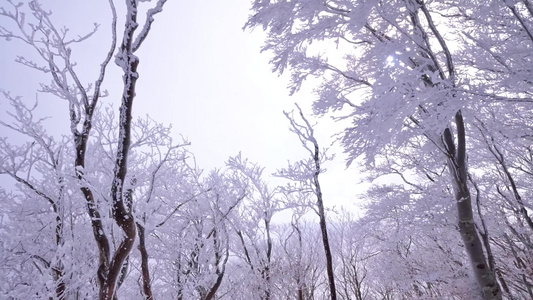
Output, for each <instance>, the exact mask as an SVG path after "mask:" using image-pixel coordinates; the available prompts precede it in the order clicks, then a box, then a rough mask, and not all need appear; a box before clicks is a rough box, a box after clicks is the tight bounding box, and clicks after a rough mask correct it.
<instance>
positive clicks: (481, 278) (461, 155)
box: [443, 110, 502, 300]
mask: <svg viewBox="0 0 533 300" xmlns="http://www.w3.org/2000/svg"><path fill="white" fill-rule="evenodd" d="M455 124H456V126H457V149H456V148H455V143H454V141H453V136H452V133H451V131H450V129H449V128H447V129H445V130H444V133H443V142H444V146H445V148H446V152H447V156H448V169H449V171H450V175H451V178H452V185H453V189H454V192H455V200H456V205H457V214H458V227H459V233H460V234H461V238H462V239H463V243H464V246H465V250H466V252H467V254H468V258H469V259H470V263H471V264H472V269H473V272H474V275H475V278H476V281H477V283H478V284H479V287H480V289H481V294H482V296H483V299H485V300H501V299H502V294H501V291H500V287H499V285H498V283H497V281H496V279H495V276H494V272H493V270H492V269H491V268H490V266H489V265H488V264H487V259H486V257H485V253H484V252H483V246H482V243H481V240H480V238H479V236H478V234H477V230H476V225H475V223H474V217H473V212H472V199H471V196H470V191H469V189H468V185H467V180H468V177H467V171H466V140H465V126H464V121H463V116H462V114H461V111H460V110H459V111H458V112H457V113H456V115H455Z"/></svg>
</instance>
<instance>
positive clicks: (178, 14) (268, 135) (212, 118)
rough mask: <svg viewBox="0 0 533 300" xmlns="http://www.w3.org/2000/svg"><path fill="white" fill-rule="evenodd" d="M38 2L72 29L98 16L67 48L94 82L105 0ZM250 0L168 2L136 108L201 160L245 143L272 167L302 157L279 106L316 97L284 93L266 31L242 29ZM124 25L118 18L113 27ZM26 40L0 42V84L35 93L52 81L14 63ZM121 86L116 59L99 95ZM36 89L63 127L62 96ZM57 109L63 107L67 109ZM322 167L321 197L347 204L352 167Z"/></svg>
mask: <svg viewBox="0 0 533 300" xmlns="http://www.w3.org/2000/svg"><path fill="white" fill-rule="evenodd" d="M41 2H42V3H43V5H44V6H45V7H48V5H49V4H53V7H51V6H50V8H51V10H52V11H53V12H54V13H53V15H52V19H53V20H54V21H55V22H56V23H59V24H62V25H65V26H67V27H69V28H71V32H72V34H75V35H77V34H83V33H84V32H87V31H88V30H90V29H91V28H92V24H93V23H94V22H97V23H100V24H101V26H100V28H99V30H98V32H97V34H95V35H94V36H93V38H91V40H89V41H87V42H86V43H85V44H83V47H77V48H74V49H73V54H74V58H75V60H76V61H77V62H78V66H77V70H78V72H79V73H80V74H82V81H83V82H92V81H94V79H95V78H96V76H97V72H98V68H99V64H100V62H101V61H102V59H103V57H104V55H105V53H106V51H107V49H108V47H109V41H110V38H109V16H110V13H109V8H108V6H107V5H106V4H107V1H105V0H98V1H96V0H95V1H82V0H56V1H54V2H53V3H48V2H49V1H41ZM141 4H142V5H145V4H146V3H141ZM122 5H123V4H122V3H121V1H119V3H117V9H118V14H119V17H120V16H121V14H122V13H123V12H124V10H123V9H121V6H122ZM249 7H250V4H249V3H248V2H247V1H242V0H229V1H220V0H196V1H168V3H167V4H166V5H165V9H164V11H163V13H161V14H159V15H157V16H156V20H155V22H154V25H153V27H152V32H151V33H150V35H149V38H148V39H147V40H146V41H145V43H144V44H143V46H142V48H141V49H140V50H139V52H138V56H139V58H140V64H139V74H140V78H139V81H138V82H137V97H136V99H135V103H134V114H135V115H136V116H143V115H146V114H149V115H150V116H151V117H152V118H154V119H155V120H157V121H160V122H163V123H167V124H168V123H172V124H173V128H174V133H175V134H176V136H178V134H182V135H183V136H185V137H187V138H188V140H189V141H190V142H191V143H192V146H191V148H190V150H191V151H192V152H193V153H194V154H195V156H196V159H197V162H198V164H199V166H200V167H202V168H204V169H211V168H215V167H223V165H224V161H226V160H227V158H228V157H229V156H233V155H236V154H238V153H239V151H241V152H242V155H243V156H244V157H247V158H249V159H250V160H251V161H254V162H258V163H259V164H261V165H263V166H265V167H266V168H267V170H266V173H267V174H271V173H272V172H274V171H275V170H276V169H277V168H280V167H284V166H285V165H286V162H287V160H288V159H291V160H295V159H297V158H301V157H305V155H306V152H305V150H304V149H303V148H301V146H300V145H299V141H298V139H297V137H296V136H295V135H294V134H292V133H291V132H289V130H288V125H289V124H288V121H287V120H286V119H285V117H284V115H283V110H292V109H293V108H294V104H293V103H294V102H298V103H299V104H300V106H302V108H304V110H306V111H309V107H310V106H311V102H312V99H313V96H312V95H311V94H310V93H309V92H305V91H304V92H302V93H299V94H297V95H296V96H292V97H289V95H288V89H286V85H287V80H286V77H278V76H277V75H276V74H272V73H271V71H270V66H269V65H268V60H269V54H268V53H260V47H261V45H262V42H263V38H264V35H263V33H262V32H260V31H259V30H258V31H256V32H253V33H250V32H248V31H243V30H242V27H243V25H244V23H245V22H246V19H247V17H248V14H249V13H248V9H249ZM0 22H5V20H2V19H0ZM122 24H123V22H122V21H119V26H118V28H119V30H120V28H121V26H122ZM121 35H122V34H121V32H120V31H119V37H120V36H121ZM23 46H24V45H22V44H21V43H16V42H12V43H9V44H6V43H5V42H4V41H2V42H1V44H0V51H1V57H0V69H1V70H5V71H2V72H0V88H1V89H5V90H10V91H12V93H13V94H14V95H22V96H24V97H25V98H27V99H28V100H29V101H32V100H33V99H35V97H36V93H35V91H36V90H37V89H38V87H39V85H38V83H39V82H40V81H43V79H44V82H49V81H50V80H49V78H47V77H46V76H42V75H41V74H38V73H37V72H36V71H33V70H30V69H28V68H26V67H23V66H21V65H18V64H16V63H13V60H14V58H15V57H16V55H19V54H21V53H22V54H24V55H26V53H28V51H26V50H24V47H23ZM121 86H122V83H121V77H120V72H119V71H118V70H117V68H115V67H114V65H113V69H112V70H111V71H110V73H109V74H108V76H107V81H106V85H105V88H107V89H109V91H110V92H111V96H110V97H108V98H106V99H105V100H104V101H105V102H106V103H113V105H114V106H115V108H118V106H119V101H120V100H119V98H118V97H119V96H120V92H121ZM307 90H312V87H309V86H308V87H307ZM38 97H39V99H40V101H41V106H42V107H43V108H46V111H44V112H43V114H45V115H53V116H54V118H52V119H50V120H49V122H48V123H47V124H48V125H49V126H50V127H51V128H52V129H53V130H56V131H63V132H64V133H68V125H67V121H68V120H66V118H65V116H66V103H64V102H62V101H60V100H58V99H51V98H50V97H49V96H46V95H40V94H39V95H38ZM0 107H5V106H4V104H2V106H0ZM2 110H5V108H2ZM55 112H58V113H61V112H62V114H63V117H61V116H59V118H58V117H57V116H56V115H54V113H55ZM318 121H319V124H318V126H317V128H316V130H317V131H318V138H319V142H320V143H321V144H322V146H329V144H330V143H331V141H332V138H330V136H331V135H332V134H334V133H335V132H336V131H338V129H335V128H334V126H333V125H332V123H331V121H330V120H328V119H324V120H318ZM65 125H67V126H65ZM338 149H339V148H338V147H336V148H335V150H336V151H338ZM326 168H327V169H328V170H329V171H328V172H327V173H326V174H325V175H324V176H323V178H322V181H323V184H322V186H323V188H324V193H325V196H326V198H325V201H326V202H327V203H330V204H336V205H339V204H347V205H348V206H349V205H350V203H352V202H354V201H355V200H356V197H355V194H356V193H357V192H358V190H359V189H360V187H358V186H357V182H358V180H359V179H358V178H357V176H356V174H357V172H356V171H355V170H354V169H353V168H352V169H350V170H346V169H345V165H344V161H343V157H342V155H339V154H338V158H337V160H336V162H335V163H332V164H330V165H327V166H326Z"/></svg>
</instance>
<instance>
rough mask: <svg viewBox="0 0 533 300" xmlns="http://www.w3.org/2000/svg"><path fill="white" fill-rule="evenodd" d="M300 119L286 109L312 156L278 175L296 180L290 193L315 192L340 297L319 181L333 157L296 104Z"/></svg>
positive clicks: (333, 292)
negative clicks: (322, 145)
mask: <svg viewBox="0 0 533 300" xmlns="http://www.w3.org/2000/svg"><path fill="white" fill-rule="evenodd" d="M296 108H297V109H298V115H299V118H300V119H301V121H300V122H298V121H296V120H295V117H294V115H293V113H287V112H284V114H285V116H286V117H287V119H289V121H290V124H291V127H290V131H291V132H293V133H294V134H296V136H298V139H299V140H300V143H301V144H302V147H303V148H304V149H305V150H307V152H309V155H310V157H309V158H308V159H304V160H301V161H298V162H296V163H294V164H290V163H289V166H288V167H287V168H285V169H281V170H279V171H278V172H277V173H276V176H279V177H282V178H286V179H289V180H291V181H293V182H294V183H292V184H289V185H288V186H287V187H286V188H285V189H284V190H283V191H284V192H285V193H287V194H291V193H301V194H304V195H305V194H308V193H310V194H311V195H314V197H316V204H315V205H311V206H310V208H311V209H313V210H314V211H315V212H316V214H317V215H318V218H319V224H320V231H321V233H322V246H323V248H324V254H325V260H326V271H327V274H328V285H329V293H330V297H331V299H332V300H335V299H337V292H336V288H335V273H334V266H333V255H332V250H331V247H330V242H329V238H328V229H327V221H326V210H325V208H324V200H323V195H322V189H321V187H320V181H319V180H318V177H319V175H320V174H321V173H323V172H324V171H325V169H324V168H323V167H322V165H323V164H324V163H325V162H327V161H328V160H331V159H332V158H333V157H329V156H327V155H326V150H325V149H322V151H321V150H320V147H319V145H318V141H317V140H316V138H315V134H314V129H313V126H312V125H311V123H309V121H308V120H307V119H306V118H305V116H304V114H303V112H302V110H301V109H300V107H299V106H298V105H297V104H296Z"/></svg>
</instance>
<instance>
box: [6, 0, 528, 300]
mask: <svg viewBox="0 0 533 300" xmlns="http://www.w3.org/2000/svg"><path fill="white" fill-rule="evenodd" d="M198 1H201V0H198ZM101 2H104V3H105V5H106V10H105V11H102V12H101V15H102V16H104V18H106V19H107V20H108V21H107V23H105V24H103V25H99V24H96V23H95V25H94V27H88V28H84V29H83V30H84V31H83V33H80V32H78V31H76V32H71V31H70V30H69V26H75V24H74V23H71V24H68V23H66V22H63V20H62V18H59V17H57V18H56V16H57V15H56V13H55V12H54V11H53V10H52V9H51V8H50V7H49V6H48V5H49V3H47V1H42V0H41V1H39V0H33V1H23V2H21V3H19V2H17V1H16V0H3V1H2V2H1V3H0V39H1V40H0V49H8V48H10V47H15V48H13V49H19V50H17V51H20V52H19V55H16V56H12V57H8V56H6V54H4V52H2V56H3V57H2V58H1V59H2V60H12V61H16V62H17V63H18V64H19V65H20V66H22V67H23V69H24V70H25V72H26V73H27V74H33V73H38V74H39V76H41V77H39V78H42V80H41V82H40V88H38V89H37V90H35V91H31V92H32V93H33V94H37V95H38V97H36V98H35V99H31V98H28V97H21V96H19V95H17V94H16V93H15V92H12V91H11V90H10V86H5V85H4V83H3V82H0V128H1V131H0V298H1V299H6V300H19V299H20V300H25V299H55V300H69V299H101V300H111V299H146V300H153V299H177V300H189V299H193V300H195V299H198V300H215V299H220V300H223V299H231V300H278V299H279V300H282V299H287V300H288V299H296V300H311V299H316V300H321V299H331V300H337V299H345V300H348V299H354V300H363V299H383V300H389V299H390V300H392V299H450V300H451V299H454V300H455V299H457V300H459V299H465V300H467V299H468V300H470V299H484V300H489V299H516V300H519V299H524V300H528V299H533V220H532V218H531V216H530V214H531V213H532V211H533V202H532V201H531V198H532V197H533V148H532V147H533V143H532V142H533V2H531V1H530V0H472V1H470V0H469V1H466V0H452V1H438V0H390V1H385V0H253V1H249V3H248V4H246V3H245V2H246V1H242V2H243V3H244V4H243V5H247V9H248V14H249V17H248V19H247V21H246V22H244V23H243V24H241V27H242V29H241V28H239V30H243V34H244V35H246V34H251V33H252V32H253V33H255V32H258V31H259V32H260V33H261V34H262V36H263V37H264V40H263V47H262V48H261V49H257V51H262V54H261V55H262V56H265V57H267V58H268V59H269V62H270V65H269V66H268V67H271V68H272V71H273V72H274V73H275V74H279V75H280V76H287V77H286V78H287V79H288V89H287V93H288V94H290V95H297V94H298V93H301V92H302V91H303V90H304V89H308V90H311V91H312V95H313V98H310V99H308V101H307V102H301V101H300V102H299V104H297V105H295V106H294V107H293V110H292V111H285V112H284V115H285V117H286V118H285V120H284V121H285V122H286V123H285V124H284V125H283V126H286V127H287V130H288V131H290V132H291V133H292V136H293V138H294V139H295V141H296V142H297V143H298V145H299V146H300V153H301V154H302V155H301V157H302V159H300V160H292V159H288V160H289V162H288V163H287V164H285V165H284V166H281V167H280V168H279V169H277V170H276V171H275V172H274V173H273V174H270V173H269V172H266V171H265V169H264V167H263V166H262V164H261V162H260V161H259V162H255V161H251V160H250V159H248V158H246V155H245V154H241V153H235V155H233V156H230V157H228V158H227V159H226V160H225V161H223V162H220V163H221V165H223V166H224V167H222V168H214V169H211V170H204V169H202V168H201V166H199V165H198V164H197V163H196V158H195V156H194V153H193V152H192V151H191V150H190V144H191V143H194V141H189V140H188V139H187V138H185V136H187V132H179V128H172V126H171V124H165V123H162V122H159V121H157V119H156V118H153V117H151V116H146V115H144V114H142V113H137V111H135V107H136V105H138V103H139V102H143V101H149V102H150V105H158V104H157V98H156V99H144V98H142V97H136V88H137V87H138V86H142V85H143V80H146V78H145V77H143V73H142V71H141V70H139V69H140V68H141V67H140V66H142V64H143V59H145V57H143V55H144V54H145V53H142V54H143V55H141V54H140V53H141V49H143V47H146V45H147V44H154V45H156V46H157V44H158V42H161V41H158V40H157V39H154V38H151V34H152V33H153V32H154V31H156V30H163V28H158V18H159V17H160V16H162V15H164V14H165V13H167V11H166V10H165V8H166V6H165V5H167V3H166V2H167V1H166V0H125V1H120V2H119V1H114V0H108V1H104V0H102V1H101ZM168 2H173V1H168ZM76 13H78V14H83V13H84V12H83V11H77V12H76ZM72 15H73V19H72V20H71V21H73V22H74V21H75V20H76V15H75V13H74V12H72ZM225 17H227V18H231V16H230V15H228V16H225ZM164 30H166V31H168V34H169V35H170V34H172V33H171V31H172V28H166V29H164ZM100 32H104V33H105V35H104V36H105V37H106V38H105V39H102V40H98V41H96V42H95V41H94V39H95V38H96V37H100V35H97V33H100ZM85 45H93V46H91V47H94V45H97V48H98V49H99V50H98V52H95V53H96V54H93V55H92V60H78V59H76V58H78V57H80V56H77V55H79V53H84V51H85V50H84V49H85V48H84V47H86V46H85ZM87 47H88V46H87ZM212 51H216V50H215V49H213V50H212ZM6 53H7V52H6ZM10 53H11V52H10ZM94 61H96V63H94ZM138 67H139V69H138ZM86 70H90V71H89V72H87V71H86ZM0 72H3V71H1V70H0ZM28 76H29V75H28ZM113 76H114V77H116V78H112V77H113ZM117 78H118V80H119V81H118V82H121V85H120V86H119V87H117V86H113V88H119V91H120V92H119V94H114V93H110V92H108V89H110V88H111V87H112V85H113V84H111V82H117V81H116V80H117ZM18 80H24V77H21V78H20V79H18ZM158 80H159V81H161V82H164V81H165V77H162V78H159V79H158ZM192 80H202V79H201V78H197V79H196V78H193V79H192ZM172 84H174V85H175V86H176V88H177V89H179V88H180V82H175V83H172ZM206 84H207V85H209V83H206ZM175 101H176V102H177V103H179V102H180V101H193V100H190V99H180V97H179V94H177V96H176V99H175ZM250 101H253V99H252V100H250ZM287 101H290V100H287ZM48 102H53V103H56V104H57V105H58V106H61V107H62V110H58V112H61V113H57V114H54V115H53V119H52V121H53V122H58V123H59V124H65V126H64V128H63V129H64V131H63V132H61V133H58V132H56V131H55V130H53V129H51V128H50V126H49V124H50V119H49V118H48V117H50V114H52V112H50V111H47V110H46V109H42V108H43V107H47V106H48V105H49V104H48ZM178 105H179V104H178ZM306 112H312V114H309V113H306ZM280 113H282V112H280ZM235 117H237V116H235ZM326 119H328V120H334V121H335V124H336V125H337V126H335V127H332V128H331V129H330V131H329V132H328V134H329V135H330V136H332V137H334V141H335V142H334V143H335V145H337V146H338V147H337V148H334V147H329V146H330V145H329V144H328V143H327V142H322V141H321V139H319V138H318V136H317V134H316V128H317V126H320V124H321V123H322V120H326ZM180 134H183V136H182V135H180ZM237 138H238V137H237ZM336 149H341V150H340V151H339V153H335V152H337V150H336ZM212 151H216V149H213V150H212ZM336 156H337V157H343V158H345V161H344V162H343V163H344V164H345V166H346V167H356V168H357V169H358V172H359V173H360V174H361V178H363V179H362V181H363V182H364V183H365V184H366V186H367V188H365V189H361V193H360V194H359V195H354V196H353V199H347V200H346V201H355V200H356V198H357V199H360V201H362V203H363V205H362V206H361V208H360V209H359V210H357V211H354V210H350V209H345V208H338V209H335V208H332V207H331V206H330V205H329V204H328V199H327V197H324V193H323V191H322V189H323V188H324V186H323V185H324V184H323V181H321V178H323V177H322V176H323V174H324V172H325V171H326V169H327V167H328V165H329V164H330V163H331V162H332V161H333V160H334V157H336ZM286 161H287V160H286ZM358 180H360V179H354V181H353V182H354V184H356V182H357V181H358ZM280 216H282V217H280Z"/></svg>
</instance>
